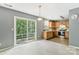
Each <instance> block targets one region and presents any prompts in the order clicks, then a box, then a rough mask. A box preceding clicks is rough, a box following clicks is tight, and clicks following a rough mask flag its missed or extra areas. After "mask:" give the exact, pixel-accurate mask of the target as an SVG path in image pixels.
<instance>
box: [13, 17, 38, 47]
mask: <svg viewBox="0 0 79 59" xmlns="http://www.w3.org/2000/svg"><path fill="white" fill-rule="evenodd" d="M16 18H20V19H27V29H28V20H32V21H35V40H37V21H36V20H34V19H30V18H24V17H18V16H14V46H16ZM27 40H28V30H27Z"/></svg>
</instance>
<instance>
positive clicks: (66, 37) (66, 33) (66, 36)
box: [64, 31, 69, 39]
mask: <svg viewBox="0 0 79 59" xmlns="http://www.w3.org/2000/svg"><path fill="white" fill-rule="evenodd" d="M64 38H65V39H68V38H69V32H68V31H65V36H64Z"/></svg>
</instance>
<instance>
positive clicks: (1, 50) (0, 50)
mask: <svg viewBox="0 0 79 59" xmlns="http://www.w3.org/2000/svg"><path fill="white" fill-rule="evenodd" d="M11 48H13V46H10V47H7V48H3V49H0V52H4V51H6V50H8V49H11Z"/></svg>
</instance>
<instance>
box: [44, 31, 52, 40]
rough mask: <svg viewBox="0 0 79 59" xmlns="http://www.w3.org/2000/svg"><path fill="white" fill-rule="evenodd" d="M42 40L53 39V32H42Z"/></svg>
mask: <svg viewBox="0 0 79 59" xmlns="http://www.w3.org/2000/svg"><path fill="white" fill-rule="evenodd" d="M43 38H44V39H50V38H53V31H44V32H43Z"/></svg>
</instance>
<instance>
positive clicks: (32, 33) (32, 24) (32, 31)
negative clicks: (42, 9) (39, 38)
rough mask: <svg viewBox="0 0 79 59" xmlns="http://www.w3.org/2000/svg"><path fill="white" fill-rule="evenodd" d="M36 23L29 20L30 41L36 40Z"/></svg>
mask: <svg viewBox="0 0 79 59" xmlns="http://www.w3.org/2000/svg"><path fill="white" fill-rule="evenodd" d="M35 33H36V32H35V21H33V20H28V38H29V40H31V39H33V40H34V39H35Z"/></svg>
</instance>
